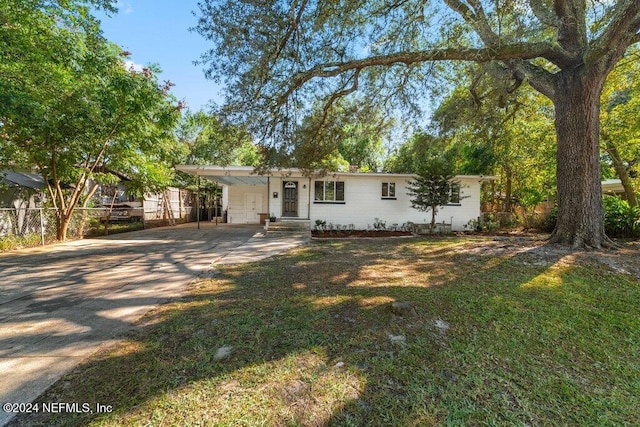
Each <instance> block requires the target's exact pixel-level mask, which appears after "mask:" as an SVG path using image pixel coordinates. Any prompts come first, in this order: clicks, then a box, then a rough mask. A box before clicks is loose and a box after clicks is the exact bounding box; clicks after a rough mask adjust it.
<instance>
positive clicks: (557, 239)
mask: <svg viewBox="0 0 640 427" xmlns="http://www.w3.org/2000/svg"><path fill="white" fill-rule="evenodd" d="M545 244H546V245H559V246H566V247H569V248H571V249H572V250H580V249H595V250H617V249H620V248H621V246H620V245H618V244H617V243H616V242H614V241H613V240H611V239H610V238H609V237H607V235H605V234H604V233H602V237H601V239H599V240H598V241H593V240H592V239H585V238H584V237H583V236H579V235H573V236H563V235H560V234H559V233H558V232H557V230H553V232H552V233H551V235H550V236H549V238H548V239H547V242H546V243H545Z"/></svg>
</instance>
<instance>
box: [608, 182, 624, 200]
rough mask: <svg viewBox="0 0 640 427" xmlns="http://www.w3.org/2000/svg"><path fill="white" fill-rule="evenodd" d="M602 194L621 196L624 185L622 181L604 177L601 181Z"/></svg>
mask: <svg viewBox="0 0 640 427" xmlns="http://www.w3.org/2000/svg"><path fill="white" fill-rule="evenodd" d="M602 194H608V195H610V196H616V195H617V196H623V197H624V194H625V193H624V187H623V186H622V181H620V180H619V179H605V180H604V181H602Z"/></svg>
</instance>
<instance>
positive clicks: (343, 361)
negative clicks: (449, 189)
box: [16, 238, 640, 426]
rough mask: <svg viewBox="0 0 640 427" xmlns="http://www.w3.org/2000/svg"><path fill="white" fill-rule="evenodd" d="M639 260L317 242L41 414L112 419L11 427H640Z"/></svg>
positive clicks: (491, 244)
mask: <svg viewBox="0 0 640 427" xmlns="http://www.w3.org/2000/svg"><path fill="white" fill-rule="evenodd" d="M638 255H639V251H638V250H637V249H627V250H624V251H622V252H621V253H618V254H609V255H607V257H606V260H607V264H606V265H605V264H601V263H600V262H599V261H598V258H599V257H600V255H599V254H598V253H595V252H585V253H578V254H575V253H571V252H568V251H564V250H560V249H548V248H544V247H541V246H540V243H539V242H533V243H532V242H530V241H529V242H524V243H522V242H518V241H514V240H511V239H504V240H494V239H492V238H483V239H478V238H442V239H437V240H429V239H399V240H391V239H377V240H375V239H374V240H353V241H347V240H344V241H342V240H336V241H317V242H314V243H312V244H311V245H310V246H307V247H303V248H300V249H298V250H295V251H292V252H290V253H289V254H287V255H285V256H280V257H277V258H274V259H270V260H266V261H261V262H258V263H254V264H245V265H236V266H225V267H222V268H220V269H219V270H217V272H216V273H215V275H214V277H213V278H212V279H208V280H204V281H201V282H199V283H197V284H196V285H194V287H193V289H192V290H191V293H190V294H189V295H188V296H186V297H184V298H182V299H180V300H179V301H175V302H173V303H171V304H167V305H165V306H162V307H160V308H159V309H158V310H156V311H154V312H153V313H151V314H150V315H148V316H147V317H146V318H145V322H144V326H142V327H141V328H140V329H139V330H138V331H137V332H136V333H135V334H132V335H131V336H130V337H128V339H127V340H126V341H125V342H124V343H123V344H121V345H119V346H118V347H116V348H113V349H111V350H110V351H108V352H105V353H102V354H99V355H97V356H96V357H94V358H93V360H91V361H90V362H88V363H87V364H85V365H83V366H82V367H80V368H78V369H77V370H76V371H74V372H73V373H72V374H70V375H68V376H66V377H65V378H63V379H62V380H60V381H59V382H58V383H57V384H56V385H55V386H54V387H53V388H51V389H50V390H49V391H48V392H47V393H46V394H45V395H44V396H41V398H40V401H43V402H52V401H55V402H91V403H92V404H93V403H96V402H97V403H102V404H109V405H112V406H113V408H114V411H113V412H112V413H109V414H95V413H94V414H78V415H76V416H73V417H72V416H70V415H68V414H66V415H63V416H58V417H48V416H45V415H43V414H38V416H34V417H31V418H28V417H23V418H19V419H18V420H16V423H18V424H20V425H24V423H41V424H43V425H55V424H58V425H65V426H68V425H74V424H75V425H85V424H87V423H88V424H90V425H149V426H160V425H165V426H169V425H219V426H236V425H238V426H240V425H241V426H260V425H264V426H273V425H277V426H280V425H285V426H286V425H291V426H295V425H303V426H307V425H309V426H313V425H341V426H412V425H415V426H425V425H443V424H453V425H479V424H483V425H484V424H488V425H624V424H626V425H640V411H638V408H640V314H639V307H640V279H639V278H638V276H636V275H633V274H626V273H625V271H626V270H625V266H628V265H632V266H633V265H634V262H635V261H633V260H634V258H633V257H634V256H636V257H637V256H638ZM618 257H620V259H619V260H618ZM623 257H629V258H628V259H627V261H629V259H631V260H632V262H631V263H629V262H627V263H625V262H624V261H625V260H624V259H622V258H623ZM637 259H638V258H635V260H636V261H637ZM618 261H620V262H618ZM393 301H401V302H407V303H410V304H411V305H412V306H413V308H414V309H415V311H413V310H411V309H410V310H407V312H406V313H405V314H404V315H402V316H399V315H396V314H394V312H392V310H391V303H392V302H393Z"/></svg>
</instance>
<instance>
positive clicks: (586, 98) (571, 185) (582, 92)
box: [550, 71, 612, 248]
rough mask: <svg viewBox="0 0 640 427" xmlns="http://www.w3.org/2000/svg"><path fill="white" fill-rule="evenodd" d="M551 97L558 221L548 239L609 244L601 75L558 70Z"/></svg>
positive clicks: (585, 244) (574, 243) (587, 244)
mask: <svg viewBox="0 0 640 427" xmlns="http://www.w3.org/2000/svg"><path fill="white" fill-rule="evenodd" d="M562 74H563V75H562V77H561V79H560V80H559V84H558V86H557V93H556V97H555V99H554V104H555V113H556V122H555V125H556V136H557V139H558V153H557V167H556V171H557V181H558V221H557V223H556V228H555V230H554V232H553V234H552V236H551V239H550V242H551V243H560V244H563V245H570V246H572V247H574V248H580V247H592V248H601V247H603V246H604V247H608V246H611V243H612V242H611V241H610V240H609V239H608V238H607V236H606V235H605V232H604V207H603V203H602V184H601V171H600V146H599V141H598V137H599V110H600V93H601V91H602V85H603V80H604V77H600V78H596V77H592V78H585V77H584V76H583V75H581V74H580V72H579V71H577V72H576V71H572V72H562Z"/></svg>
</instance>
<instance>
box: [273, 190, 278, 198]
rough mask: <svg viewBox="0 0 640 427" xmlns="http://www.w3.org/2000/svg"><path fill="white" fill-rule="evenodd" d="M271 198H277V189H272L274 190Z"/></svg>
mask: <svg viewBox="0 0 640 427" xmlns="http://www.w3.org/2000/svg"><path fill="white" fill-rule="evenodd" d="M273 198H274V199H277V198H278V192H277V191H274V192H273Z"/></svg>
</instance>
